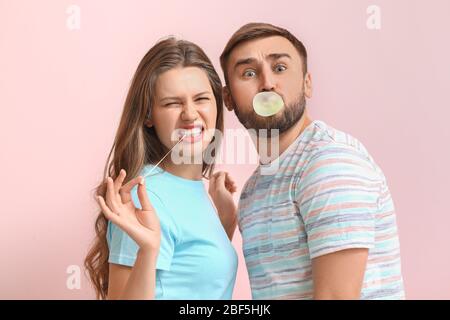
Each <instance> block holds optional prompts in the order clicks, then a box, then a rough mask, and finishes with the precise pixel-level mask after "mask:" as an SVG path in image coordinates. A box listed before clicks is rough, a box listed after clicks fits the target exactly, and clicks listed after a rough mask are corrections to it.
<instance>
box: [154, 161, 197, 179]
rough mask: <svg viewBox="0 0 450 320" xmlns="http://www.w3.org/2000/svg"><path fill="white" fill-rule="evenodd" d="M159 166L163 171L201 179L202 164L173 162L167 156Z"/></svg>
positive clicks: (186, 177) (182, 176) (187, 177)
mask: <svg viewBox="0 0 450 320" xmlns="http://www.w3.org/2000/svg"><path fill="white" fill-rule="evenodd" d="M161 167H162V168H163V169H164V170H165V171H167V172H169V173H171V174H173V175H175V176H178V177H181V178H184V179H189V180H201V179H202V177H203V174H202V169H203V164H196V163H193V164H185V163H183V164H175V163H173V162H172V161H171V160H170V157H168V158H167V159H165V160H164V161H163V162H162V163H161Z"/></svg>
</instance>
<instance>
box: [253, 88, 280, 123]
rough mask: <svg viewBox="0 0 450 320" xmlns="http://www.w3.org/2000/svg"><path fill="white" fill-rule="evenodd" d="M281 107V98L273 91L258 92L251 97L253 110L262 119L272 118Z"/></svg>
mask: <svg viewBox="0 0 450 320" xmlns="http://www.w3.org/2000/svg"><path fill="white" fill-rule="evenodd" d="M283 107H284V102H283V98H281V96H280V95H279V94H277V93H275V92H273V91H267V92H260V93H258V94H256V95H255V96H254V97H253V110H255V112H256V114H258V115H260V116H262V117H270V116H273V115H274V114H276V113H278V112H279V111H280V110H281V109H283Z"/></svg>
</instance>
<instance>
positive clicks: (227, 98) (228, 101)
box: [222, 86, 234, 111]
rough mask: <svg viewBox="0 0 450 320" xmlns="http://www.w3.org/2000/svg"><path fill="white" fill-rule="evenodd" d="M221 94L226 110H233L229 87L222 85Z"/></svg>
mask: <svg viewBox="0 0 450 320" xmlns="http://www.w3.org/2000/svg"><path fill="white" fill-rule="evenodd" d="M222 95H223V102H224V103H225V106H226V107H227V109H228V111H233V110H234V105H233V99H231V93H230V89H228V86H224V87H223V88H222Z"/></svg>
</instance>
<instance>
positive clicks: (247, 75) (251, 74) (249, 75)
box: [244, 70, 256, 78]
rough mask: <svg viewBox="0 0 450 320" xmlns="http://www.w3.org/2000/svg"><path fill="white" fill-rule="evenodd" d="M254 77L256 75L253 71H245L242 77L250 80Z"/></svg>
mask: <svg viewBox="0 0 450 320" xmlns="http://www.w3.org/2000/svg"><path fill="white" fill-rule="evenodd" d="M255 75H256V72H255V71H253V70H247V71H245V72H244V77H250V78H252V77H254V76H255Z"/></svg>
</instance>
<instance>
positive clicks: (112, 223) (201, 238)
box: [85, 38, 237, 299]
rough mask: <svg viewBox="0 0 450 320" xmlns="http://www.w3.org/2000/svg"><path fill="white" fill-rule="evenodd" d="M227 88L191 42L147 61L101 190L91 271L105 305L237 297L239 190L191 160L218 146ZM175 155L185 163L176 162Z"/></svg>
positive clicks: (164, 48) (163, 46)
mask: <svg viewBox="0 0 450 320" xmlns="http://www.w3.org/2000/svg"><path fill="white" fill-rule="evenodd" d="M221 90H222V84H221V81H220V78H219V76H218V75H217V73H216V71H215V69H214V67H213V66H212V64H211V62H210V60H209V59H208V57H207V56H206V55H205V53H204V52H203V51H202V50H201V49H200V48H199V47H198V46H197V45H195V44H193V43H191V42H188V41H183V40H176V39H174V38H168V39H166V40H163V41H160V42H158V43H157V44H156V45H155V46H153V47H152V48H151V49H150V50H149V51H148V53H147V54H146V55H145V56H144V58H143V59H142V61H141V62H140V64H139V66H138V68H137V71H136V73H135V75H134V77H133V80H132V83H131V86H130V89H129V92H128V95H127V98H126V101H125V106H124V110H123V113H122V117H121V120H120V124H119V128H118V131H117V134H116V137H115V140H114V144H113V146H112V149H111V152H110V154H109V156H108V160H107V163H106V166H105V171H104V178H105V181H104V182H102V183H101V184H100V185H99V186H98V187H97V189H96V195H97V197H96V198H97V201H98V203H99V205H100V208H101V212H100V213H99V215H98V218H97V221H96V224H95V230H96V235H97V237H96V240H95V243H94V244H93V246H92V248H91V250H90V251H89V253H88V255H87V257H86V259H85V267H86V269H87V270H88V272H89V276H90V278H91V281H92V283H93V285H94V288H95V290H96V294H97V298H98V299H99V298H101V299H231V296H232V291H233V287H234V283H235V277H236V269H237V256H236V252H235V251H234V248H233V247H232V245H231V242H230V241H231V237H232V235H233V233H234V230H235V227H236V207H235V204H234V201H233V198H232V194H233V193H234V192H235V191H236V187H235V184H234V182H233V181H232V180H231V179H230V177H229V176H228V174H227V173H225V172H218V173H215V174H213V162H212V163H211V161H205V158H201V161H186V157H185V155H187V158H188V160H189V159H191V160H192V159H194V158H195V157H197V159H198V156H199V155H200V156H203V155H204V154H205V151H206V150H207V148H208V146H211V144H212V143H213V142H217V141H215V140H217V139H216V137H215V136H214V135H213V134H212V133H211V132H214V130H220V132H223V105H222V91H221ZM176 133H178V134H179V135H178V136H177V134H176ZM174 137H178V139H174ZM180 138H181V139H180ZM174 147H177V149H176V150H178V151H179V152H180V154H183V159H184V160H183V161H174V159H175V158H174V157H172V156H171V155H169V154H170V151H171V150H172V148H174ZM173 150H175V148H174V149H173ZM210 154H211V155H212V159H214V154H215V153H214V150H213V152H211V153H210ZM166 155H168V156H166ZM165 156H166V157H165ZM156 164H158V165H157V166H155V165H156ZM202 178H207V179H209V195H210V196H211V199H212V200H213V203H214V205H215V207H216V209H217V213H216V211H215V209H214V207H213V203H212V202H211V201H210V198H209V197H208V193H207V192H206V190H205V186H204V184H203V180H202Z"/></svg>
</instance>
